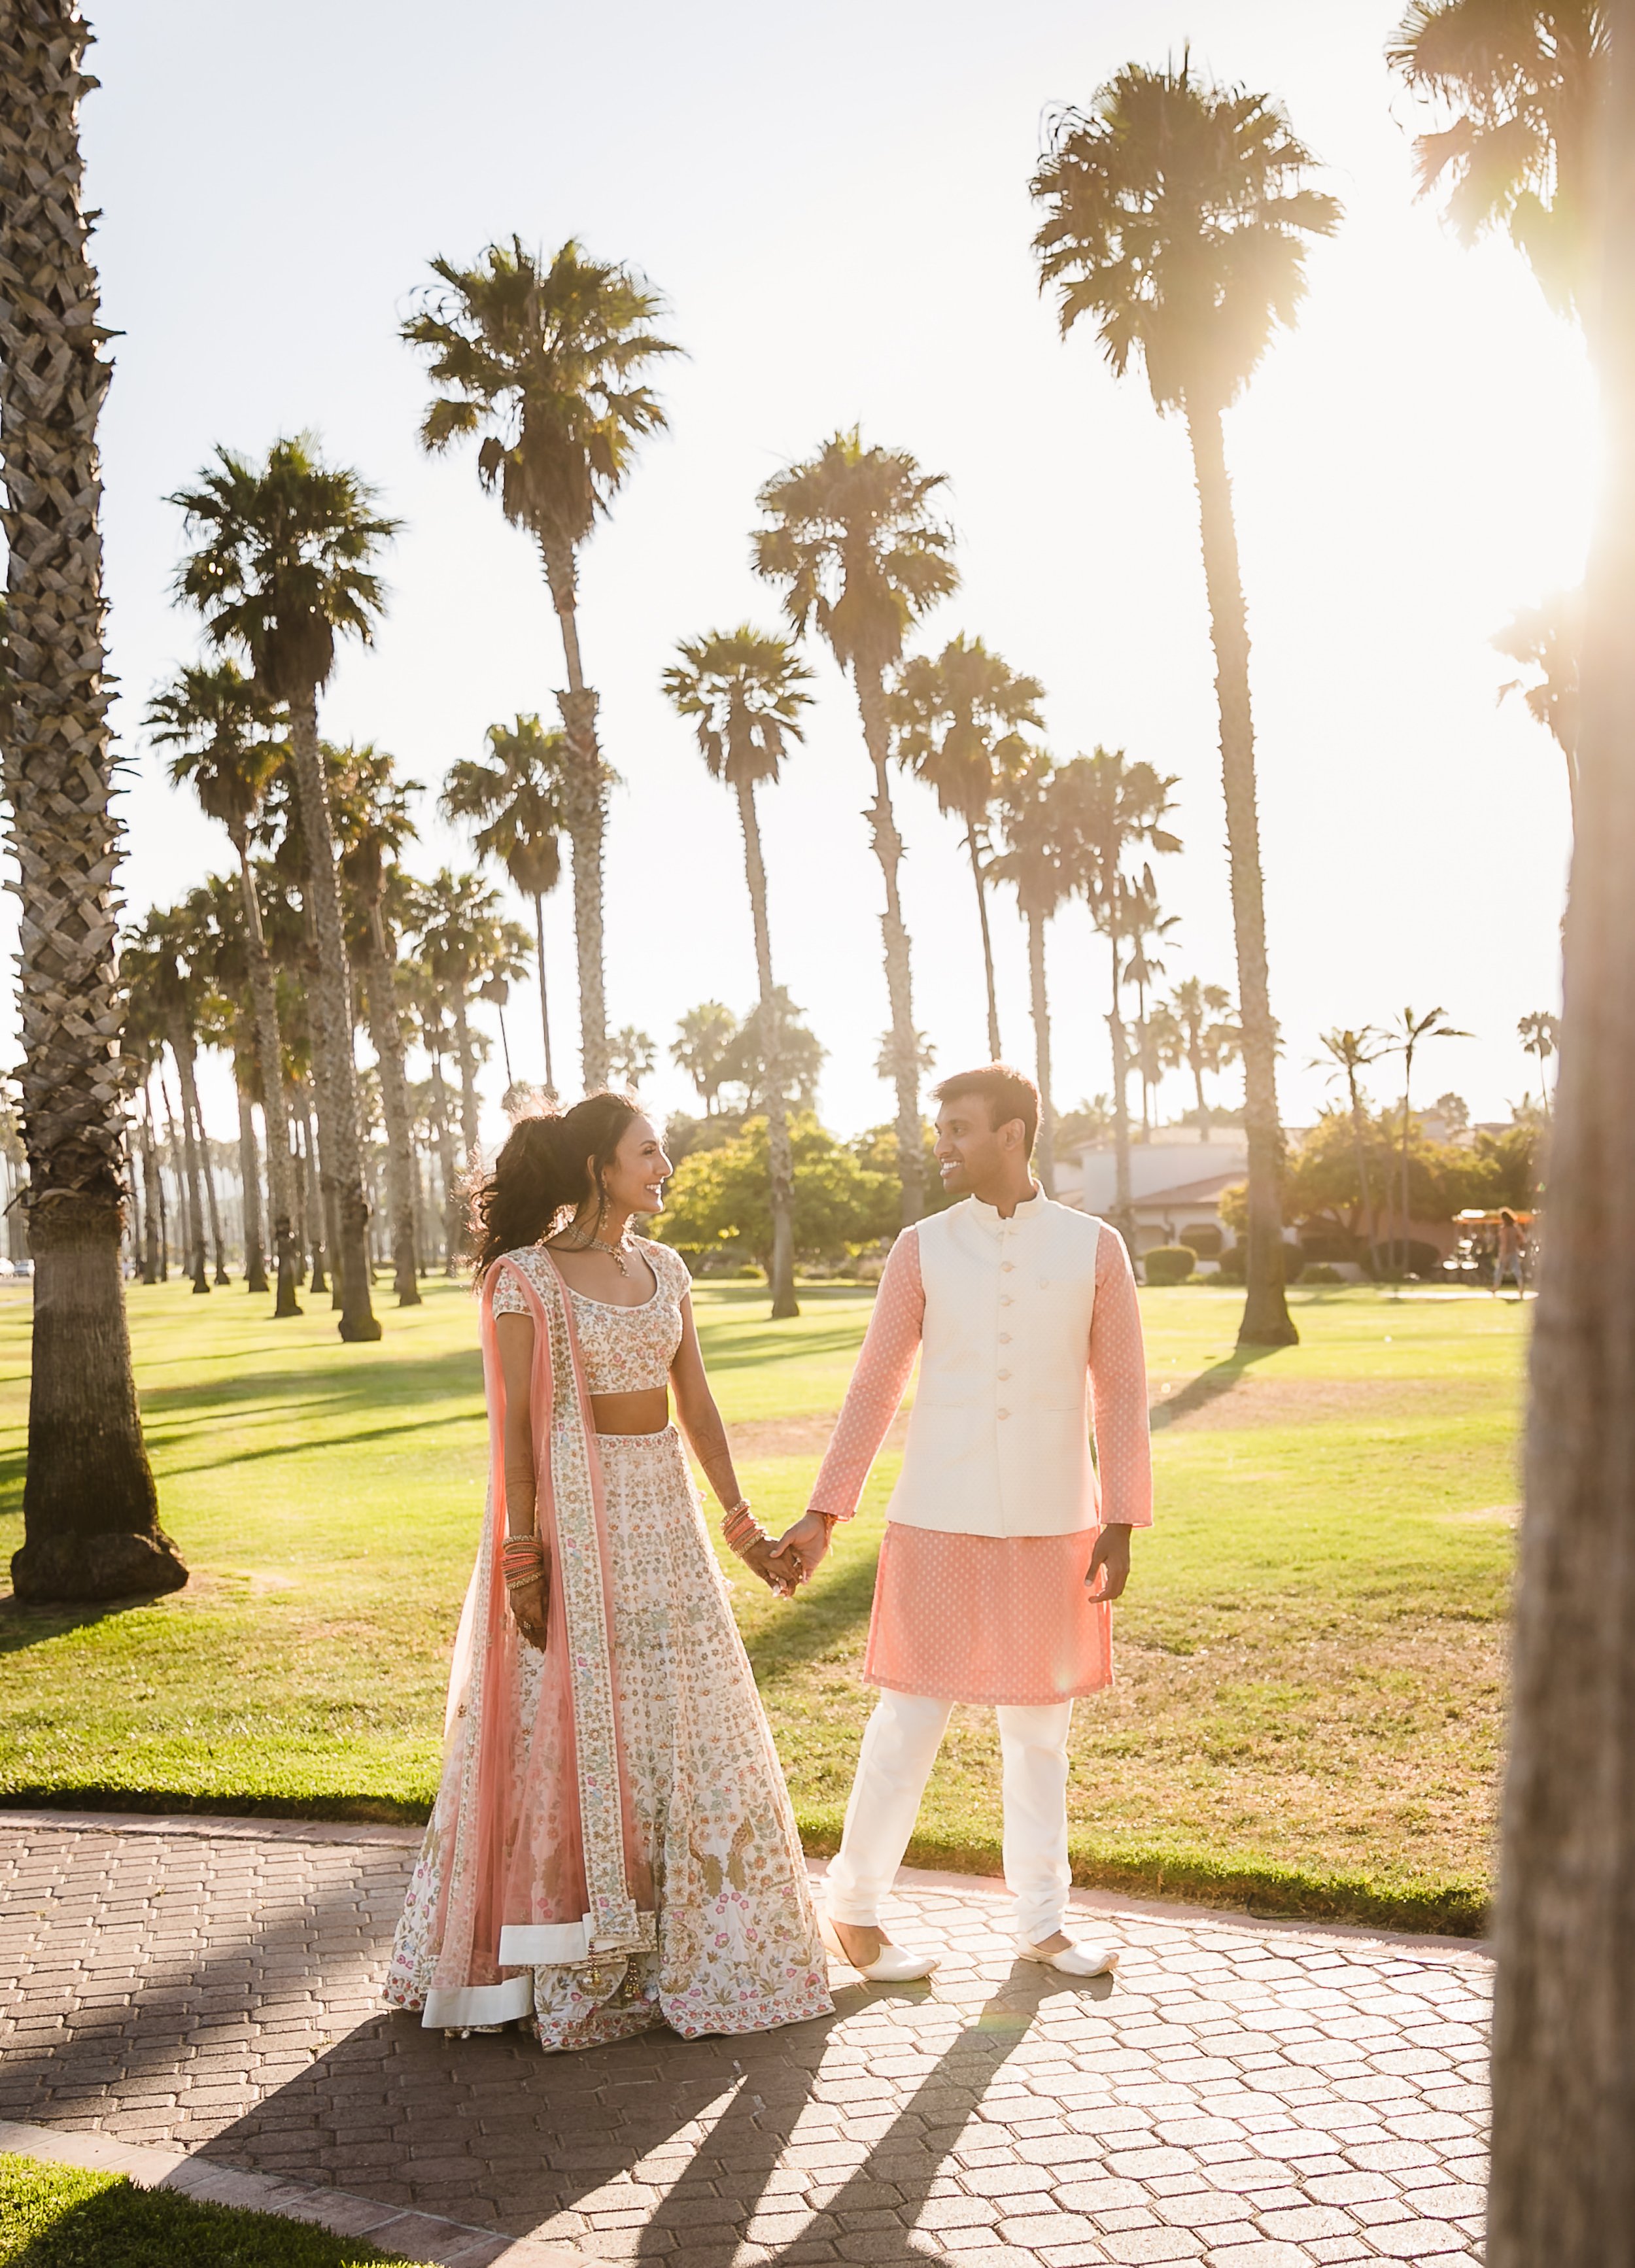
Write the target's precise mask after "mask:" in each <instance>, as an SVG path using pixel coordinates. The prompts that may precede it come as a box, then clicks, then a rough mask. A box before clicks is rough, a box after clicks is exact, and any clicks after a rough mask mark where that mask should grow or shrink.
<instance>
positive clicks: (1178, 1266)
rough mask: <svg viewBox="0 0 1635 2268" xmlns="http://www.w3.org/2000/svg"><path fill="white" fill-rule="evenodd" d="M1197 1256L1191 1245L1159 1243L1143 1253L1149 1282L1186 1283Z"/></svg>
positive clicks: (1143, 1264) (1142, 1258)
mask: <svg viewBox="0 0 1635 2268" xmlns="http://www.w3.org/2000/svg"><path fill="white" fill-rule="evenodd" d="M1196 1259H1197V1254H1196V1253H1195V1252H1194V1251H1193V1250H1192V1248H1191V1247H1190V1245H1186V1244H1159V1245H1155V1246H1154V1247H1153V1250H1152V1251H1151V1252H1146V1253H1143V1255H1142V1256H1141V1264H1142V1266H1143V1268H1144V1269H1145V1270H1146V1280H1147V1282H1148V1283H1149V1284H1184V1283H1185V1282H1186V1280H1187V1278H1188V1277H1189V1275H1190V1274H1191V1273H1192V1265H1193V1263H1194V1261H1195V1260H1196Z"/></svg>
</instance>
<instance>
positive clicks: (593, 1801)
mask: <svg viewBox="0 0 1635 2268" xmlns="http://www.w3.org/2000/svg"><path fill="white" fill-rule="evenodd" d="M498 1265H499V1263H496V1268H497V1266H498ZM511 1273H512V1278H513V1280H514V1281H515V1282H517V1283H519V1284H520V1285H521V1286H522V1288H523V1291H524V1293H525V1295H526V1297H527V1304H528V1311H529V1313H530V1314H532V1316H533V1319H534V1369H533V1375H532V1379H531V1381H530V1387H529V1393H530V1414H531V1417H532V1421H533V1434H534V1489H535V1494H534V1503H535V1519H536V1522H537V1525H538V1528H539V1533H540V1535H541V1539H542V1540H543V1543H544V1545H545V1553H546V1558H547V1561H548V1563H549V1568H550V1617H549V1631H548V1636H547V1640H546V1646H545V1651H544V1653H543V1655H542V1656H540V1655H538V1654H536V1653H534V1649H533V1648H531V1647H529V1646H527V1644H526V1642H525V1641H524V1640H523V1638H521V1636H520V1634H519V1631H518V1629H517V1626H516V1624H515V1623H514V1621H513V1620H512V1615H511V1611H510V1608H509V1605H508V1603H507V1600H506V1595H505V1585H504V1573H503V1569H502V1565H501V1550H500V1546H501V1544H502V1543H503V1541H504V1535H505V1532H506V1511H505V1471H504V1446H503V1445H504V1416H505V1388H504V1377H503V1375H502V1373H501V1370H500V1364H499V1353H498V1346H497V1337H496V1331H495V1320H494V1282H495V1268H491V1269H490V1270H489V1273H488V1277H487V1278H486V1280H485V1282H484V1284H483V1287H482V1368H483V1379H484V1383H485V1386H486V1389H487V1395H488V1411H489V1460H490V1477H489V1492H488V1506H487V1511H486V1513H485V1516H484V1519H483V1523H482V1540H481V1542H480V1543H479V1545H478V1549H477V1561H476V1566H475V1569H474V1571H473V1573H472V1577H471V1583H470V1587H469V1589H468V1592H467V1594H466V1602H465V1607H464V1609H463V1611H462V1613H461V1615H460V1631H459V1635H458V1637H457V1638H456V1639H455V1643H454V1661H453V1669H452V1672H451V1674H450V1677H449V1689H448V1712H447V1717H446V1727H445V1747H444V1763H443V1776H442V1782H441V1785H440V1786H439V1788H438V1800H437V1808H436V1810H435V1812H434V1813H433V1821H434V1830H435V1837H436V1841H437V1845H438V1892H437V1903H436V1907H435V1911H434V1917H433V1925H432V1941H433V1945H434V1947H435V1965H434V1967H433V1970H432V1975H431V1986H430V1989H429V1991H428V1992H427V1994H426V2006H425V2015H424V2021H425V2023H426V2024H427V2025H429V2026H448V2027H454V2026H460V2027H463V2026H466V2025H471V2024H496V2023H504V2022H506V2021H510V2020H511V2019H512V2018H515V2017H519V2016H526V2015H527V2014H530V2013H531V2012H532V2009H533V2006H534V1979H533V1974H532V1972H533V1970H534V1969H535V1968H540V1967H547V1966H554V1965H556V1964H563V1965H565V1966H568V1967H571V1968H572V1969H574V1970H576V1971H577V1972H578V1978H579V1983H580V1985H581V1987H582V1989H583V1990H584V1991H585V1992H586V1993H587V1994H588V1995H589V1997H591V1998H592V1999H605V1998H607V1997H608V1995H610V1994H611V1993H612V1992H615V1991H616V1989H617V1988H618V1985H619V1984H620V1983H621V1981H622V1977H623V1976H624V1973H625V1963H626V1961H627V1959H628V1957H629V1956H630V1955H632V1954H636V1953H642V1952H651V1951H652V1949H653V1947H654V1943H655V1938H654V1914H653V1896H652V1867H651V1864H650V1861H649V1859H648V1854H647V1853H646V1852H645V1851H644V1850H643V1849H642V1848H641V1847H640V1843H639V1838H638V1837H637V1832H636V1830H635V1826H634V1823H633V1814H632V1808H631V1804H630V1781H629V1775H628V1772H627V1771H626V1769H625V1764H624V1759H623V1756H622V1744H621V1740H620V1729H619V1692H618V1674H617V1666H616V1663H615V1657H614V1648H613V1621H612V1612H611V1605H610V1599H609V1592H610V1580H609V1571H608V1535H607V1519H606V1513H605V1508H604V1505H603V1499H602V1484H601V1468H600V1462H599V1461H598V1458H597V1454H596V1440H595V1433H594V1430H593V1426H592V1424H591V1416H590V1400H589V1395H588V1394H587V1392H586V1385H585V1366H584V1362H583V1359H582V1358H581V1355H580V1351H579V1346H578V1338H577V1337H576V1335H575V1332H574V1328H573V1318H572V1314H571V1309H570V1307H569V1303H568V1300H567V1299H566V1297H565V1296H564V1293H563V1286H562V1279H561V1278H560V1277H559V1276H558V1274H557V1272H556V1266H555V1264H554V1263H549V1260H548V1263H547V1265H546V1266H545V1267H543V1268H541V1269H540V1270H538V1272H537V1275H536V1274H535V1272H534V1270H523V1269H521V1268H518V1267H515V1266H513V1267H512V1271H511ZM536 1665H537V1677H538V1694H537V1701H536V1704H535V1705H534V1709H533V1711H532V1724H531V1727H530V1725H529V1724H527V1722H526V1721H525V1712H526V1710H527V1700H528V1693H527V1688H528V1686H529V1685H530V1683H532V1681H533V1678H534V1674H535V1668H536Z"/></svg>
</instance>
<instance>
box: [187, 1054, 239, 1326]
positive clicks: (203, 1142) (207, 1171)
mask: <svg viewBox="0 0 1635 2268" xmlns="http://www.w3.org/2000/svg"><path fill="white" fill-rule="evenodd" d="M194 1108H195V1113H197V1115H198V1130H199V1173H200V1176H201V1178H202V1179H203V1183H204V1203H205V1206H206V1209H207V1211H209V1214H210V1243H211V1246H212V1247H213V1248H214V1250H215V1254H216V1282H217V1285H225V1284H230V1283H231V1282H232V1278H231V1277H230V1276H229V1275H228V1273H227V1248H226V1246H225V1244H224V1243H223V1242H222V1233H221V1213H220V1211H219V1209H218V1207H217V1198H216V1172H215V1168H214V1167H212V1165H211V1164H210V1137H209V1135H208V1134H206V1132H205V1130H204V1118H203V1113H202V1112H200V1111H199V1108H198V1096H197V1094H196V1092H195V1096H194Z"/></svg>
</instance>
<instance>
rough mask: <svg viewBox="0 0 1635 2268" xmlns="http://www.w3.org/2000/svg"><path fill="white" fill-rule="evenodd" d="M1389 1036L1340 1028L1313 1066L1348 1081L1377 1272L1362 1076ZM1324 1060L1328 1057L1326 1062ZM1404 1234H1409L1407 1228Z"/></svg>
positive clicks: (1359, 1182)
mask: <svg viewBox="0 0 1635 2268" xmlns="http://www.w3.org/2000/svg"><path fill="white" fill-rule="evenodd" d="M1385 1044H1386V1042H1385V1035H1384V1034H1383V1033H1382V1032H1376V1031H1375V1030H1374V1027H1373V1025H1372V1024H1365V1025H1364V1026H1363V1027H1362V1028H1361V1030H1360V1031H1358V1030H1354V1029H1352V1028H1351V1027H1350V1026H1345V1027H1339V1026H1337V1027H1335V1029H1334V1030H1333V1031H1331V1032H1325V1033H1324V1034H1323V1035H1322V1050H1323V1052H1322V1056H1319V1057H1317V1058H1316V1059H1315V1062H1314V1064H1313V1065H1312V1068H1313V1070H1314V1071H1327V1072H1328V1073H1329V1077H1330V1079H1344V1081H1345V1094H1346V1101H1347V1103H1348V1105H1349V1108H1350V1110H1351V1144H1352V1148H1353V1151H1354V1152H1355V1155H1356V1160H1357V1186H1358V1189H1359V1193H1360V1195H1361V1197H1362V1210H1363V1218H1364V1219H1365V1220H1366V1223H1367V1226H1368V1256H1369V1259H1370V1261H1371V1263H1373V1265H1374V1267H1375V1268H1377V1267H1378V1266H1379V1257H1380V1231H1379V1222H1378V1219H1377V1218H1376V1216H1375V1213H1374V1194H1373V1191H1372V1190H1371V1189H1369V1186H1368V1153H1367V1145H1368V1123H1367V1114H1366V1110H1365V1108H1364V1105H1363V1096H1362V1086H1361V1083H1360V1081H1359V1077H1358V1074H1359V1072H1360V1071H1366V1069H1367V1067H1368V1065H1369V1064H1373V1063H1378V1062H1379V1060H1380V1057H1381V1055H1383V1053H1384V1052H1385ZM1324 1057H1327V1061H1326V1062H1325V1061H1324V1059H1323V1058H1324ZM1404 1218H1405V1216H1404ZM1403 1233H1404V1235H1406V1233H1407V1232H1406V1229H1405V1228H1404V1231H1403Z"/></svg>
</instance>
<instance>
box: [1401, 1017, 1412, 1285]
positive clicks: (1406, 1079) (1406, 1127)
mask: <svg viewBox="0 0 1635 2268" xmlns="http://www.w3.org/2000/svg"><path fill="white" fill-rule="evenodd" d="M1413 1061H1414V1058H1413V1049H1411V1048H1410V1049H1409V1050H1408V1053H1407V1055H1406V1057H1404V1058H1403V1166H1402V1190H1403V1278H1404V1279H1406V1277H1407V1274H1408V1246H1409V1241H1410V1238H1411V1236H1412V1233H1413V1231H1412V1228H1411V1226H1410V1221H1411V1218H1412V1217H1411V1215H1410V1212H1409V1210H1408V1204H1409V1199H1408V1138H1409V1135H1410V1132H1411V1131H1412V1128H1413V1120H1412V1119H1411V1118H1410V1116H1409V1108H1408V1093H1409V1083H1410V1080H1411V1079H1412V1078H1413Z"/></svg>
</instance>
